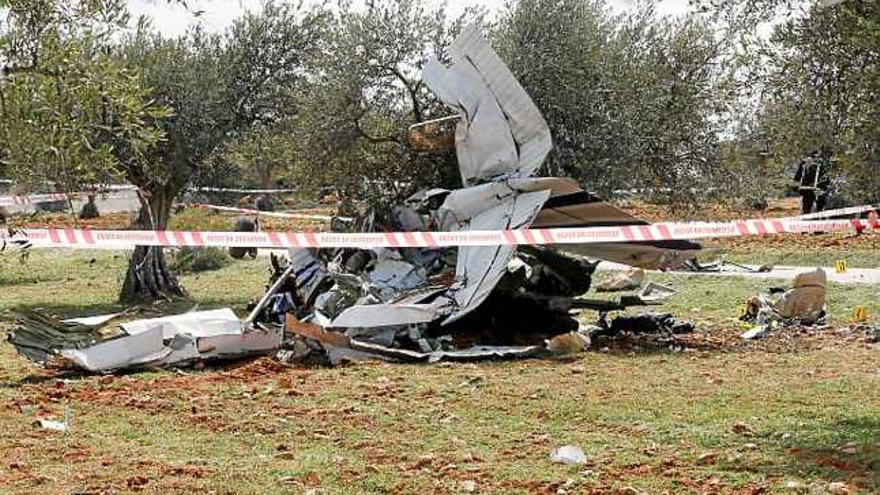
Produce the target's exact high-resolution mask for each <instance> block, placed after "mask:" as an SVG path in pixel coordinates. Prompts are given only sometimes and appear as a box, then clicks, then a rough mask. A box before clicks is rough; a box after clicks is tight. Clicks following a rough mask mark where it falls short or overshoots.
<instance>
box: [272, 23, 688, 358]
mask: <svg viewBox="0 0 880 495" xmlns="http://www.w3.org/2000/svg"><path fill="white" fill-rule="evenodd" d="M449 55H450V58H451V59H452V61H453V62H452V65H451V66H449V67H447V66H444V65H442V64H441V63H440V62H439V61H437V60H436V59H431V60H428V62H427V63H426V65H425V68H424V71H423V81H424V82H425V84H426V85H427V87H428V88H429V89H430V90H431V91H433V92H434V94H435V95H436V96H437V97H438V98H439V99H440V100H441V101H442V102H443V103H444V104H446V105H447V106H448V107H450V108H451V109H453V110H454V111H456V112H457V115H456V116H453V117H446V118H443V119H437V120H432V121H429V122H426V123H423V124H417V125H415V126H413V128H412V129H411V130H410V139H411V142H412V144H413V147H414V149H416V150H420V151H436V150H441V149H445V148H449V147H451V146H454V148H455V152H456V156H457V158H458V164H459V170H460V173H461V180H462V184H463V185H464V186H465V187H463V188H462V189H456V190H446V189H430V190H427V191H421V192H419V193H416V194H415V195H413V196H412V197H410V198H409V199H407V200H406V201H405V202H404V203H403V204H400V205H398V206H396V207H395V208H393V209H392V211H391V212H389V213H384V214H380V213H377V212H369V213H367V214H365V215H364V216H362V217H361V218H359V219H358V221H357V222H355V223H354V224H353V225H352V226H351V229H352V230H354V231H360V232H382V231H385V232H415V231H431V230H433V231H442V232H455V231H464V230H471V231H488V230H515V229H525V228H554V227H598V226H610V225H646V223H645V222H643V221H640V220H638V219H636V218H634V217H632V216H630V215H629V214H627V213H626V212H624V211H622V210H620V209H618V208H616V207H614V206H612V205H610V204H608V203H606V202H603V201H601V200H600V199H599V198H597V197H595V196H593V195H592V194H590V193H588V192H586V191H584V190H583V189H581V187H580V186H579V185H578V184H577V182H576V181H574V180H573V179H567V178H557V177H535V174H536V172H537V170H538V168H539V167H540V166H541V164H542V163H543V162H544V160H545V158H546V157H547V154H548V153H549V152H550V150H551V148H552V139H551V136H550V130H549V127H548V126H547V122H546V121H545V120H544V117H543V116H542V115H541V113H540V111H539V110H538V108H537V107H536V106H535V104H534V102H533V101H532V100H531V98H529V96H528V94H527V93H526V91H525V90H524V89H523V88H522V86H520V84H519V83H518V82H517V80H516V79H515V78H514V76H513V74H512V73H511V72H510V71H509V69H508V68H507V67H506V66H505V65H504V63H503V62H502V61H501V59H500V58H499V57H498V56H497V55H496V54H495V52H494V51H493V50H492V49H491V47H490V46H489V44H488V42H487V41H486V40H485V39H484V38H483V37H482V36H481V35H480V34H479V32H478V30H477V29H476V28H475V27H473V26H470V27H468V28H465V29H464V31H463V32H462V34H461V35H460V36H459V37H458V38H457V39H456V40H455V41H454V42H453V44H452V45H451V46H450V48H449ZM578 249H579V253H581V254H584V255H586V256H588V257H590V258H595V259H601V260H608V261H614V262H619V263H625V264H628V265H631V266H635V267H640V268H648V269H669V268H675V267H677V266H679V265H681V264H682V263H684V262H685V261H686V260H688V259H690V258H692V257H693V256H694V255H695V253H696V252H697V251H698V250H699V249H700V246H699V245H698V244H695V243H692V242H688V241H664V242H632V243H620V244H591V245H589V246H582V247H581V246H579V247H578ZM288 263H289V265H288V266H287V268H286V269H284V268H283V267H281V266H277V268H276V276H277V278H276V280H278V279H279V278H285V277H286V278H288V282H286V283H285V286H286V290H279V291H278V293H277V294H276V295H275V296H273V297H274V298H275V302H274V303H272V305H271V309H268V308H269V307H270V306H268V305H266V306H263V307H258V308H257V311H262V312H264V314H263V315H261V316H260V317H261V318H265V319H268V320H275V321H277V322H278V323H281V324H285V325H286V326H287V327H288V330H289V331H290V332H291V333H292V334H294V335H296V336H299V338H302V339H305V340H307V341H308V342H309V344H310V345H302V346H300V349H301V351H302V352H301V353H299V354H297V353H293V354H288V355H287V357H288V359H300V358H302V357H303V356H304V355H305V354H308V351H310V350H314V349H316V348H321V349H323V350H325V351H327V352H328V356H329V357H330V360H331V361H337V360H339V359H343V358H345V356H347V355H350V356H351V357H360V356H363V355H364V354H367V355H375V356H381V357H384V358H390V359H399V360H413V361H419V360H432V361H433V360H441V359H452V360H455V359H461V360H464V359H475V358H480V357H497V356H501V357H515V356H527V355H534V354H537V353H541V352H545V351H546V349H547V347H546V343H547V342H549V339H551V338H553V337H554V336H558V335H562V334H565V333H568V332H576V331H577V330H578V328H579V325H578V322H577V320H575V319H574V318H573V317H572V313H573V312H575V311H576V310H578V309H583V308H594V309H600V310H609V309H622V308H623V307H625V306H627V305H649V304H656V303H659V302H660V301H662V299H663V297H657V294H659V293H662V294H663V295H668V292H658V291H654V292H653V293H651V295H650V296H649V295H647V293H646V294H645V295H644V296H645V297H640V296H629V297H628V298H627V299H625V300H621V301H620V302H616V303H610V304H609V301H589V300H584V299H579V298H578V296H580V295H582V294H584V293H585V292H587V291H588V290H589V288H590V286H591V283H592V275H593V272H594V270H595V268H596V265H597V263H598V262H594V261H591V260H590V259H588V258H585V257H582V256H579V255H573V254H567V253H564V252H562V251H560V250H558V249H555V248H548V247H540V246H519V247H517V246H503V245H502V246H460V247H458V248H457V249H416V248H404V249H392V248H382V249H375V250H370V251H364V250H354V249H340V250H334V251H327V250H325V251H313V250H307V249H297V250H292V251H291V252H290V254H289V260H288ZM316 343H317V344H320V345H315V344H316Z"/></svg>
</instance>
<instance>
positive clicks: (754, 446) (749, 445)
mask: <svg viewBox="0 0 880 495" xmlns="http://www.w3.org/2000/svg"><path fill="white" fill-rule="evenodd" d="M743 450H758V445H757V444H754V443H747V444H744V445H743Z"/></svg>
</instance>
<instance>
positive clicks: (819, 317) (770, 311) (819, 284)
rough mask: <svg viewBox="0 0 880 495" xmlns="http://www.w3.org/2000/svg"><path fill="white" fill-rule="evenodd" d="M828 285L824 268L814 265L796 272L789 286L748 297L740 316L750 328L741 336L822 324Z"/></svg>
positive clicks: (747, 336)
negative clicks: (806, 270) (784, 288)
mask: <svg viewBox="0 0 880 495" xmlns="http://www.w3.org/2000/svg"><path fill="white" fill-rule="evenodd" d="M827 285H828V276H827V274H826V273H825V270H823V269H821V268H817V269H816V270H814V271H811V272H806V273H801V274H798V275H797V276H796V277H795V279H794V282H793V283H792V288H791V289H788V290H783V289H771V291H770V293H769V294H761V295H757V296H753V297H750V298H749V299H748V301H746V306H745V309H744V311H743V315H742V317H741V318H740V319H741V320H742V321H744V322H748V323H751V324H753V327H752V328H750V329H749V330H747V331H746V332H744V333H743V334H742V335H741V337H742V338H744V339H747V340H751V339H759V338H762V337H764V336H766V335H767V334H769V333H770V332H771V331H773V330H774V329H777V328H780V327H791V326H813V325H822V324H823V323H824V321H825V316H826V307H825V292H826V287H827Z"/></svg>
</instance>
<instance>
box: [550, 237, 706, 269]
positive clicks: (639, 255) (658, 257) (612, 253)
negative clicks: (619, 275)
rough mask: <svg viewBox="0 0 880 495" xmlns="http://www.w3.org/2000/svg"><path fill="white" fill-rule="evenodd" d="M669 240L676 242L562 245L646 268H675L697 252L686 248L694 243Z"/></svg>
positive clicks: (617, 261) (597, 256)
mask: <svg viewBox="0 0 880 495" xmlns="http://www.w3.org/2000/svg"><path fill="white" fill-rule="evenodd" d="M663 242H665V241H661V243H663ZM669 242H670V243H676V244H661V246H662V245H667V246H669V247H657V246H653V245H651V244H650V243H640V242H633V243H597V244H583V245H577V244H572V245H567V246H562V247H564V248H565V249H564V250H565V251H571V252H573V253H577V254H582V255H584V256H589V257H591V258H597V259H600V260H605V261H612V262H614V263H620V264H623V265H629V266H634V267H638V268H644V269H647V270H671V269H675V268H677V267H679V266H681V265H682V264H684V262H685V261H687V260H689V259H691V258H693V257H694V256H696V254H697V250H696V249H687V248H688V247H690V246H692V245H694V243H690V242H688V241H669ZM678 242H682V244H677V243H678ZM697 246H699V245H697ZM677 248H682V249H677Z"/></svg>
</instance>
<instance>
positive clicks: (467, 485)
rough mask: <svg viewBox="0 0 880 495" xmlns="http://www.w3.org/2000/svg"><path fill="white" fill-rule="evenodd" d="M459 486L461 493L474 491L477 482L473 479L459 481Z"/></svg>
mask: <svg viewBox="0 0 880 495" xmlns="http://www.w3.org/2000/svg"><path fill="white" fill-rule="evenodd" d="M459 488H460V489H461V491H462V492H463V493H474V492H476V491H477V483H476V482H475V481H473V480H465V481H462V482H461V485H459Z"/></svg>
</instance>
